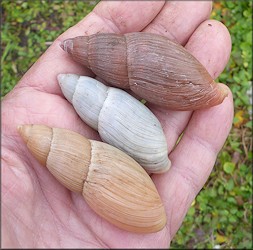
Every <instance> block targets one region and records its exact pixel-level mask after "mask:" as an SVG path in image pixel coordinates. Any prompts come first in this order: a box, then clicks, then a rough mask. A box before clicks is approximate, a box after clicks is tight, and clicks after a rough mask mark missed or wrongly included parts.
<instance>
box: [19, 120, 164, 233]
mask: <svg viewBox="0 0 253 250" xmlns="http://www.w3.org/2000/svg"><path fill="white" fill-rule="evenodd" d="M19 133H20V134H21V136H22V138H23V140H24V141H25V143H26V145H27V147H28V149H29V150H30V152H31V153H32V154H33V155H34V157H35V158H36V159H37V160H38V161H39V162H40V163H41V164H42V165H44V166H46V167H47V168H48V170H49V171H50V172H51V173H52V174H53V175H54V176H55V178H56V179H57V180H58V181H59V182H61V183H62V184H63V185H64V186H65V187H67V188H68V189H70V190H71V191H74V192H79V193H82V195H83V197H84V199H85V201H86V202H87V204H88V205H89V206H90V207H91V208H92V209H93V210H94V211H95V212H96V213H97V214H99V215H100V216H101V217H103V218H104V219H106V220H107V221H109V222H110V223H112V224H113V225H115V226H117V227H119V228H121V229H124V230H127V231H131V232H138V233H151V232H157V231H160V230H161V229H162V228H163V227H164V226H165V224H166V214H165V210H164V206H163V204H162V202H161V199H160V196H159V194H158V192H157V190H156V187H155V185H154V183H153V182H152V180H151V178H150V177H149V175H148V174H147V172H146V171H145V170H144V169H143V168H142V167H141V166H140V165H139V164H138V163H137V162H136V161H134V160H133V159H132V158H131V157H130V156H128V155H127V154H125V153H124V152H122V151H120V150H119V149H117V148H115V147H113V146H111V145H108V144H106V143H103V142H98V141H93V140H88V139H86V138H85V137H83V136H81V135H80V134H78V133H75V132H73V131H69V130H66V129H60V128H50V127H47V126H44V125H23V126H20V127H19Z"/></svg>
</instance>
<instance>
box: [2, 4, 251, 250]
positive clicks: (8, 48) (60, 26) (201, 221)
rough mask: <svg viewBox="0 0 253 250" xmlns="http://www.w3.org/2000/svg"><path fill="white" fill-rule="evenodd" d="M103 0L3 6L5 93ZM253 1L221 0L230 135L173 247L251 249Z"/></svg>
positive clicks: (218, 15)
mask: <svg viewBox="0 0 253 250" xmlns="http://www.w3.org/2000/svg"><path fill="white" fill-rule="evenodd" d="M96 2H97V1H77V0H76V1H60V0H54V1H52V0H51V1H50V0H47V1H45V0H40V1H38V0H33V1H32V0H31V1H18V0H17V1H10V0H9V1H8V0H3V1H2V4H1V5H2V22H1V23H2V24H1V29H2V33H1V38H2V41H1V43H2V44H1V55H2V56H1V65H2V72H1V73H2V87H1V96H2V97H3V96H4V95H6V94H7V93H8V92H9V91H10V90H11V89H12V88H13V87H14V86H15V84H16V83H17V82H18V80H19V79H20V78H21V77H22V75H23V74H24V73H25V72H26V71H27V70H28V69H29V67H31V65H32V64H33V63H34V62H35V61H36V60H37V59H38V58H39V56H40V55H41V54H42V53H43V52H44V51H45V50H46V48H47V47H48V45H49V44H50V43H51V42H52V41H53V40H54V39H55V38H56V37H57V36H58V35H60V34H61V33H62V32H63V31H65V30H66V29H67V28H69V27H70V26H72V25H73V24H75V23H76V22H78V21H79V20H80V19H81V18H82V17H83V16H85V15H86V14H88V13H89V12H90V11H91V10H92V9H93V7H94V6H95V4H96ZM251 17H252V2H251V1H236V2H235V1H215V2H214V9H213V12H212V18H213V19H217V20H220V21H221V22H223V23H224V24H225V25H226V26H227V27H228V29H229V31H230V33H231V37H232V43H233V47H232V53H231V58H230V61H229V63H228V65H227V67H226V68H225V70H224V71H223V73H222V74H221V75H220V77H219V79H216V81H220V82H224V83H226V84H227V85H228V86H229V87H230V88H231V90H232V92H233V95H234V103H235V116H234V122H233V128H232V130H231V133H230V135H229V137H228V139H227V141H226V143H225V145H224V147H223V150H222V151H221V152H220V154H219V156H218V159H217V161H216V164H215V167H214V169H213V171H212V173H211V176H210V177H209V179H208V181H207V183H206V184H205V186H204V187H203V189H202V190H201V192H200V193H199V194H198V196H197V197H196V199H195V201H194V202H193V203H192V206H191V208H190V209H189V211H188V214H187V216H186V218H185V220H184V222H183V224H182V227H181V228H180V230H179V231H178V233H177V234H176V236H175V238H174V239H173V241H172V244H171V248H175V249H176V248H207V249H213V248H221V249H228V248H233V249H240V248H248V249H250V248H252V102H251V100H252V91H251V90H252V71H251V69H252V19H251Z"/></svg>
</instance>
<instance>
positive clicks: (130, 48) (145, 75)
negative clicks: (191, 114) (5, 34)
mask: <svg viewBox="0 0 253 250" xmlns="http://www.w3.org/2000/svg"><path fill="white" fill-rule="evenodd" d="M61 47H62V48H63V49H64V50H65V51H67V52H68V53H69V54H70V55H71V56H72V58H73V60H75V61H77V62H79V63H81V64H82V65H84V66H86V67H88V68H90V69H91V70H92V71H93V72H94V73H95V74H96V75H97V76H99V77H100V78H102V79H103V80H105V81H106V82H108V83H109V84H111V85H113V86H116V87H119V88H125V89H131V90H132V91H133V92H134V93H136V94H137V95H138V96H140V97H142V98H144V99H145V100H146V101H148V102H150V103H154V104H156V105H159V106H163V107H166V108H169V109H173V110H196V109H200V108H207V107H211V106H214V105H218V104H220V103H221V102H222V101H223V99H224V98H225V97H226V96H227V94H228V93H227V90H226V89H225V88H224V87H223V86H222V85H220V84H217V83H215V82H214V80H213V79H212V77H211V76H210V74H209V73H208V72H207V70H206V69H205V68H204V66H203V65H202V64H201V63H200V62H199V61H198V60H197V59H196V58H195V57H194V56H192V55H191V54H190V53H189V52H188V51H187V50H186V49H185V48H184V47H183V46H181V45H179V44H176V43H174V42H172V41H170V40H169V39H168V38H166V37H163V36H161V35H156V34H151V33H143V32H134V33H127V34H124V35H121V34H112V33H99V34H94V35H91V36H79V37H75V38H70V39H67V40H64V41H63V42H62V43H61Z"/></svg>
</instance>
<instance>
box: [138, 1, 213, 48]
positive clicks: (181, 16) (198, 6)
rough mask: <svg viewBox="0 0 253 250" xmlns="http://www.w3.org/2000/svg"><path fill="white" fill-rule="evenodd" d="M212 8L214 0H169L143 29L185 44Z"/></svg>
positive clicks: (207, 16)
mask: <svg viewBox="0 0 253 250" xmlns="http://www.w3.org/2000/svg"><path fill="white" fill-rule="evenodd" d="M211 10H212V1H203V2H201V1H167V2H166V4H165V6H164V7H163V9H162V10H161V12H160V13H159V15H158V16H157V17H156V18H155V19H154V20H153V21H152V22H151V23H150V24H149V25H148V26H147V27H146V28H145V29H144V30H143V31H144V32H151V33H157V34H161V35H164V36H166V37H168V38H169V39H170V40H171V41H174V42H178V43H180V44H182V45H185V43H186V41H187V40H188V39H189V37H190V36H191V34H192V33H193V32H194V30H195V29H196V28H197V27H198V26H199V25H200V24H201V23H202V22H203V21H205V20H206V19H208V18H209V15H210V13H211Z"/></svg>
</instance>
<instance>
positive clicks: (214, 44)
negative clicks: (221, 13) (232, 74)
mask: <svg viewBox="0 0 253 250" xmlns="http://www.w3.org/2000/svg"><path fill="white" fill-rule="evenodd" d="M185 48H186V49H187V50H189V51H190V52H191V53H192V54H193V55H194V56H195V57H196V58H197V59H198V60H199V61H200V62H201V63H202V64H203V66H204V67H205V68H206V69H207V70H208V72H209V73H210V75H211V76H212V77H213V78H214V79H215V78H216V77H218V76H219V74H220V73H221V72H222V71H223V70H224V68H225V66H226V64H227V62H228V60H229V57H230V52H231V37H230V34H229V31H228V29H227V28H226V26H225V25H224V24H222V23H221V22H219V21H216V20H206V21H205V22H203V23H202V24H201V25H200V26H199V27H198V28H197V30H196V31H195V32H194V33H193V34H192V36H191V37H190V39H189V41H188V42H187V44H186V46H185Z"/></svg>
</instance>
